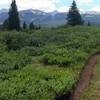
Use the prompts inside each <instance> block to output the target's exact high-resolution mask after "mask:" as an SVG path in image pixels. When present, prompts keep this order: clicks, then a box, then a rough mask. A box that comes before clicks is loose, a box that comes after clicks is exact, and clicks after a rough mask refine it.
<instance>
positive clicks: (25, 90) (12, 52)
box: [0, 26, 100, 100]
mask: <svg viewBox="0 0 100 100" xmlns="http://www.w3.org/2000/svg"><path fill="white" fill-rule="evenodd" d="M99 50H100V29H99V28H97V27H82V26H77V27H69V28H56V29H41V30H36V31H34V30H33V31H23V32H16V31H10V32H0V99H1V100H2V99H10V100H16V99H17V100H30V99H31V100H34V98H35V100H52V99H54V98H55V97H56V96H59V95H61V94H64V93H67V92H68V93H69V92H71V90H72V89H73V87H74V86H75V84H76V82H77V81H78V79H79V74H80V72H81V71H82V68H83V65H84V63H85V61H86V59H87V58H88V57H89V56H90V55H91V54H93V53H95V52H96V51H99Z"/></svg>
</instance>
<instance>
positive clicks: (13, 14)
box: [8, 0, 20, 31]
mask: <svg viewBox="0 0 100 100" xmlns="http://www.w3.org/2000/svg"><path fill="white" fill-rule="evenodd" d="M8 14H9V17H8V29H9V30H18V31H19V30H20V19H19V14H18V10H17V5H16V1H15V0H12V3H11V8H10V10H9V13H8Z"/></svg>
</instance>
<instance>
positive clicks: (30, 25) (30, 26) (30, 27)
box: [29, 22, 35, 30]
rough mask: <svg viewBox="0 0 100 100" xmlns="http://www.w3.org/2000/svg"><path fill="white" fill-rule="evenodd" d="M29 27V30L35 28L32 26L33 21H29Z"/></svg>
mask: <svg viewBox="0 0 100 100" xmlns="http://www.w3.org/2000/svg"><path fill="white" fill-rule="evenodd" d="M29 29H30V30H32V29H35V26H34V24H33V22H31V23H30V24H29Z"/></svg>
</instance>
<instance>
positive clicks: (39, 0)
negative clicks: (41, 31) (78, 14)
mask: <svg viewBox="0 0 100 100" xmlns="http://www.w3.org/2000/svg"><path fill="white" fill-rule="evenodd" d="M11 1H12V0H0V9H3V8H9V6H10V3H11ZM72 1H73V0H16V2H17V5H18V9H19V10H24V9H30V8H33V9H41V10H43V11H47V12H50V11H53V10H58V11H60V12H63V11H67V10H68V9H69V6H70V5H71V3H72ZM76 2H77V5H78V8H79V9H80V10H81V11H91V10H92V11H100V0H76Z"/></svg>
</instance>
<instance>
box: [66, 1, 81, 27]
mask: <svg viewBox="0 0 100 100" xmlns="http://www.w3.org/2000/svg"><path fill="white" fill-rule="evenodd" d="M67 24H68V25H72V26H75V25H82V24H83V20H82V17H81V15H80V13H79V10H78V8H77V5H76V2H75V0H73V3H72V6H71V7H70V9H69V12H68V15H67Z"/></svg>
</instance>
